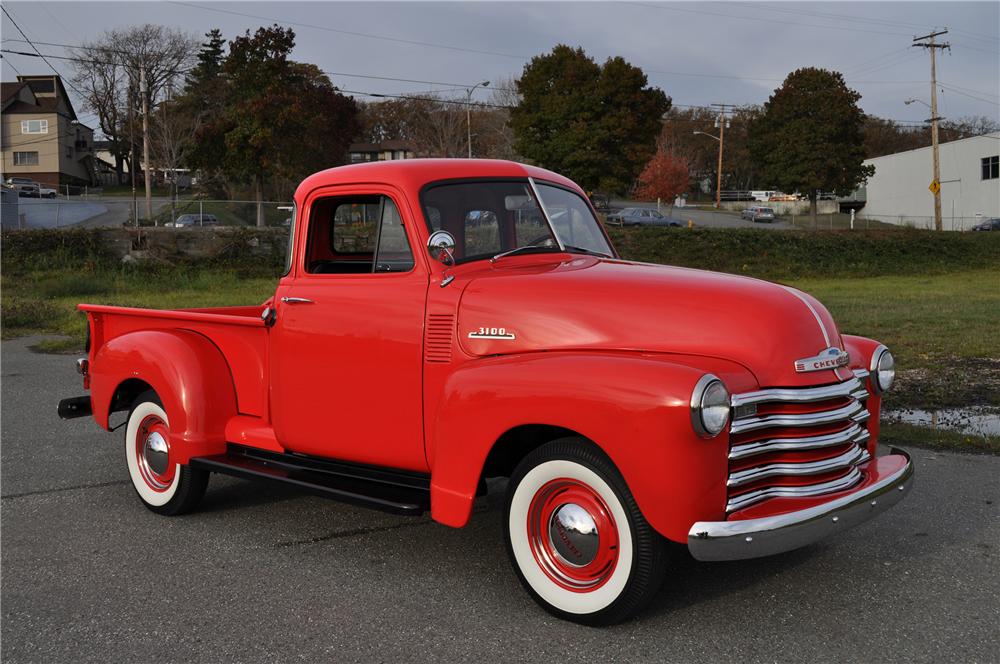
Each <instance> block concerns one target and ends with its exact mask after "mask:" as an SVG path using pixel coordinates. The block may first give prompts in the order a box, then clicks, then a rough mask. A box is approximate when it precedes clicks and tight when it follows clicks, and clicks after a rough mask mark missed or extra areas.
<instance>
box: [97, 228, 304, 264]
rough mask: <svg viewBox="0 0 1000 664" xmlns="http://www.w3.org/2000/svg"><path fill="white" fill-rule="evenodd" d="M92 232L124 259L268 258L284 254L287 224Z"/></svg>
mask: <svg viewBox="0 0 1000 664" xmlns="http://www.w3.org/2000/svg"><path fill="white" fill-rule="evenodd" d="M96 232H97V233H98V235H99V236H100V238H101V241H102V242H103V243H104V244H105V246H106V247H107V248H108V249H109V250H110V251H111V252H112V253H114V254H116V255H118V256H120V257H121V258H123V259H125V260H143V259H159V260H170V259H171V258H210V257H212V256H218V255H220V254H223V253H226V252H236V253H239V254H241V255H250V256H260V257H261V259H268V260H270V259H272V258H273V257H274V256H275V255H279V254H280V255H284V253H285V251H286V250H287V247H288V228H246V227H233V226H218V227H215V228H140V229H134V228H108V229H101V230H98V231H96ZM126 256H128V257H129V258H125V257H126Z"/></svg>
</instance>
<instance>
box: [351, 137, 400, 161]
mask: <svg viewBox="0 0 1000 664" xmlns="http://www.w3.org/2000/svg"><path fill="white" fill-rule="evenodd" d="M416 156H417V155H416V148H415V147H414V145H413V143H410V142H409V141H382V142H381V143H352V144H351V146H350V147H349V148H348V149H347V161H348V163H351V164H361V163H364V162H366V161H391V160H393V159H413V158H414V157H416Z"/></svg>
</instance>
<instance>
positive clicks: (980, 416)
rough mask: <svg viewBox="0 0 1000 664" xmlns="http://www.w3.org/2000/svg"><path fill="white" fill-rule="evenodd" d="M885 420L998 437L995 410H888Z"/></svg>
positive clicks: (998, 411) (999, 417)
mask: <svg viewBox="0 0 1000 664" xmlns="http://www.w3.org/2000/svg"><path fill="white" fill-rule="evenodd" d="M883 417H884V418H885V419H887V420H892V421H895V422H905V423H906V424H916V425H918V426H925V427H940V428H942V429H952V430H954V431H961V432H962V433H972V434H978V435H980V436H1000V409H996V408H943V409H941V410H916V409H903V410H889V411H886V412H885V413H883Z"/></svg>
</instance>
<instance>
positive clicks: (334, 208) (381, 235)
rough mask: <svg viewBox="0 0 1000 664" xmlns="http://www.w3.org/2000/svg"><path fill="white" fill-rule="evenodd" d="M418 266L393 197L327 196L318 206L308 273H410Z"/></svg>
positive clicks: (312, 222)
mask: <svg viewBox="0 0 1000 664" xmlns="http://www.w3.org/2000/svg"><path fill="white" fill-rule="evenodd" d="M413 265H414V263H413V252H412V250H411V248H410V243H409V241H408V239H407V237H406V230H405V227H404V224H403V220H402V217H401V216H400V214H399V209H398V208H397V207H396V204H395V203H394V202H393V200H392V199H391V198H389V197H388V196H385V195H381V194H372V195H352V196H337V197H325V198H321V199H319V200H317V201H315V202H314V203H313V205H312V208H311V210H310V218H309V229H308V237H307V238H306V252H305V261H304V266H303V267H304V269H305V272H306V274H366V273H370V274H374V273H379V272H383V273H384V272H409V271H410V270H412V269H413Z"/></svg>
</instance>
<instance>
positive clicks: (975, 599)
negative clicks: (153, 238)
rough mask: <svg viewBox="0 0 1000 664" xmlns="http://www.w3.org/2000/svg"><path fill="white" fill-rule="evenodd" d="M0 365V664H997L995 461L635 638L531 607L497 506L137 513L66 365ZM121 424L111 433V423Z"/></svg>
mask: <svg viewBox="0 0 1000 664" xmlns="http://www.w3.org/2000/svg"><path fill="white" fill-rule="evenodd" d="M28 343H29V342H28V341H27V340H24V339H20V340H14V341H5V342H3V344H2V345H0V355H2V406H3V421H2V426H3V429H2V436H3V445H2V447H0V455H2V457H0V460H2V471H0V481H2V500H0V520H2V532H3V548H2V558H0V563H2V573H3V604H2V628H3V640H2V653H0V659H2V660H3V661H4V662H10V663H13V662H66V661H91V662H126V661H140V660H141V661H151V662H159V661H247V662H257V661H293V660H302V661H338V662H355V661H359V662H398V661H403V662H423V661H428V662H471V661H475V662H549V661H564V660H570V661H581V662H612V661H621V662H668V661H676V662H719V661H734V662H737V661H738V662H751V661H767V662H776V661H781V662H803V661H825V662H829V661H837V662H844V661H857V662H890V661H900V662H904V661H905V662H941V661H980V662H987V661H997V659H998V657H1000V573H998V570H1000V554H998V548H1000V481H998V479H997V478H998V477H1000V457H978V456H967V455H960V454H944V453H932V452H927V451H922V450H914V457H915V461H916V464H917V480H916V482H917V483H916V486H915V487H914V491H913V492H912V493H911V494H910V496H909V497H908V498H907V500H906V501H904V502H903V503H901V504H900V505H898V506H896V507H894V508H893V509H892V510H891V511H889V512H887V513H886V514H884V515H882V516H881V517H879V518H878V519H876V520H874V521H871V522H868V523H866V524H864V525H862V526H860V527H858V528H855V529H854V530H851V531H849V532H846V533H845V534H844V535H843V536H841V537H839V538H837V539H833V540H828V541H825V542H821V543H818V544H815V545H813V546H810V547H807V548H805V549H801V550H799V551H795V552H791V553H787V554H783V555H780V556H775V557H772V558H768V559H762V560H755V561H743V562H734V563H711V564H710V563H698V562H695V561H694V560H692V559H691V558H690V556H688V555H687V554H686V552H685V550H684V549H683V548H681V547H678V548H677V550H676V551H675V556H674V560H673V563H672V564H673V569H672V571H671V574H670V576H669V580H668V583H667V585H666V587H665V588H664V590H663V591H662V592H661V594H660V595H659V597H658V598H657V600H656V601H655V602H654V604H653V606H651V607H650V608H649V610H647V611H646V613H645V614H643V615H642V616H641V617H640V618H639V619H637V620H634V621H632V622H629V623H626V624H624V625H620V626H616V627H612V628H608V629H591V628H586V627H581V626H578V625H574V624H570V623H567V622H563V621H560V620H556V619H554V618H552V617H550V616H549V615H548V614H546V613H544V612H543V611H541V610H540V609H539V608H537V607H536V606H535V604H534V603H533V602H532V601H531V600H530V599H529V598H528V596H527V595H526V594H525V593H524V592H523V591H522V590H521V588H520V587H519V585H518V582H517V580H516V578H515V577H514V574H513V573H512V571H511V569H510V567H509V565H508V562H507V560H506V554H505V552H504V547H503V543H502V539H501V535H500V532H501V531H500V521H501V512H502V509H501V506H502V490H503V483H502V482H499V483H494V484H492V485H491V486H490V493H489V495H488V496H487V497H486V498H484V499H481V500H480V501H479V502H478V503H477V506H476V511H475V514H474V517H473V519H472V522H471V524H470V525H469V526H468V527H467V528H465V529H463V530H453V529H450V528H447V527H445V526H441V525H438V524H435V523H432V522H430V521H429V520H428V519H427V518H417V519H406V518H403V517H394V516H389V515H384V514H380V513H376V512H368V511H365V510H362V509H359V508H354V507H350V506H346V505H341V504H338V503H334V502H328V501H325V500H323V499H320V498H315V497H310V496H306V495H303V494H300V493H298V492H295V491H293V490H291V489H285V488H275V487H271V486H268V485H262V484H253V483H249V482H244V481H240V480H235V479H230V478H221V477H218V476H213V478H212V481H211V482H210V485H209V490H208V494H207V495H206V499H205V500H204V502H203V506H202V509H201V510H200V511H198V512H196V513H194V514H191V515H189V516H185V517H179V518H166V517H159V516H156V515H154V514H152V513H151V512H149V511H148V510H146V509H144V508H143V507H142V506H141V505H140V504H139V501H138V499H137V498H136V496H135V495H134V494H133V490H132V488H131V486H130V484H129V482H128V476H127V472H126V469H125V464H124V460H123V451H122V449H121V446H122V432H121V431H117V432H115V433H112V434H108V433H105V432H103V431H102V430H100V429H99V428H98V427H97V426H96V425H95V424H94V423H93V421H91V420H89V419H82V420H71V421H68V422H63V421H60V420H58V419H57V418H56V414H55V409H56V402H57V401H58V399H60V398H62V397H65V396H74V395H78V394H82V393H83V391H82V389H81V386H80V378H79V376H77V375H76V373H75V371H74V369H73V358H72V357H67V356H54V355H37V354H34V353H32V352H30V351H29V350H28V349H27V346H28ZM118 417H119V418H120V417H121V416H120V415H119V416H118Z"/></svg>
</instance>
